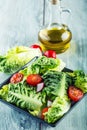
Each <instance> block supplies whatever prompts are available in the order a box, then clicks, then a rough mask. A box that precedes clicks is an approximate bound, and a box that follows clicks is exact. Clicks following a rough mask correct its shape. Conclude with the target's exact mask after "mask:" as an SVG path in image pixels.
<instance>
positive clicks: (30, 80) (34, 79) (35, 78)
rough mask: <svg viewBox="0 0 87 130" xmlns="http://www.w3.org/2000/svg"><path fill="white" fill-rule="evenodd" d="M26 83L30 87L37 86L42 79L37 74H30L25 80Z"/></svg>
mask: <svg viewBox="0 0 87 130" xmlns="http://www.w3.org/2000/svg"><path fill="white" fill-rule="evenodd" d="M26 81H27V83H28V84H30V85H32V86H37V84H39V83H41V81H42V78H41V76H40V75H39V74H30V75H29V76H28V77H27V79H26Z"/></svg>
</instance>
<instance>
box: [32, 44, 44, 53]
mask: <svg viewBox="0 0 87 130" xmlns="http://www.w3.org/2000/svg"><path fill="white" fill-rule="evenodd" d="M30 47H31V48H39V49H40V50H41V52H42V48H41V47H40V45H37V44H33V45H31V46H30Z"/></svg>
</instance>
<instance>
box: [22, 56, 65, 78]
mask: <svg viewBox="0 0 87 130" xmlns="http://www.w3.org/2000/svg"><path fill="white" fill-rule="evenodd" d="M64 67H65V63H64V62H63V61H62V60H60V59H54V58H47V57H45V56H41V57H39V58H38V59H37V60H36V61H35V62H33V63H32V64H31V65H29V66H28V67H27V68H25V69H24V70H21V71H20V72H21V73H23V74H24V75H26V76H27V75H29V74H41V75H42V74H44V73H45V72H46V71H48V70H57V71H61V70H63V68H64Z"/></svg>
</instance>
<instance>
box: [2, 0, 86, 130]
mask: <svg viewBox="0 0 87 130" xmlns="http://www.w3.org/2000/svg"><path fill="white" fill-rule="evenodd" d="M46 1H47V0H46ZM62 3H63V6H65V7H68V8H70V9H71V11H72V15H71V21H70V24H69V27H70V29H71V31H72V34H73V39H72V42H71V46H70V48H69V49H68V50H67V51H66V52H65V53H63V54H60V55H58V57H60V58H62V59H63V60H64V61H65V62H66V65H67V67H68V68H71V69H73V70H74V69H83V70H84V71H85V72H86V73H87V18H86V17H87V0H62ZM47 6H48V3H47V5H46V7H47ZM42 12H43V0H34V1H33V0H32V1H31V0H0V54H1V53H2V54H3V53H5V52H6V51H7V50H8V49H9V48H10V47H13V46H15V45H29V44H32V43H33V42H35V41H37V34H38V31H39V29H40V26H41V25H42V22H43V19H42V18H43V16H42ZM46 15H47V14H46ZM46 20H49V18H47V19H46ZM7 77H8V75H5V74H3V73H0V82H2V81H3V80H4V78H7ZM41 128H42V130H49V129H50V130H86V129H87V96H86V97H85V98H84V99H83V100H82V101H81V102H80V104H78V105H77V106H76V107H75V109H73V110H72V112H70V113H69V114H68V115H67V117H66V118H65V119H63V120H62V121H61V122H60V123H59V124H58V125H57V126H56V127H55V128H51V127H48V126H45V125H43V124H42V127H41ZM0 130H39V123H38V122H37V121H35V120H33V119H32V118H30V117H28V116H25V115H24V114H22V113H19V112H17V111H15V110H13V109H11V108H9V107H8V106H6V105H4V104H3V103H1V102H0Z"/></svg>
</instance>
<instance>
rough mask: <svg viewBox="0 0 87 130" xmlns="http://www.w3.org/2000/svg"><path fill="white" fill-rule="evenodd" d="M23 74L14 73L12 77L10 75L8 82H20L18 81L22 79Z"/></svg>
mask: <svg viewBox="0 0 87 130" xmlns="http://www.w3.org/2000/svg"><path fill="white" fill-rule="evenodd" d="M23 77H24V76H23V74H21V73H16V74H14V75H13V76H12V77H11V79H10V83H18V82H20V81H22V80H23Z"/></svg>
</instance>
